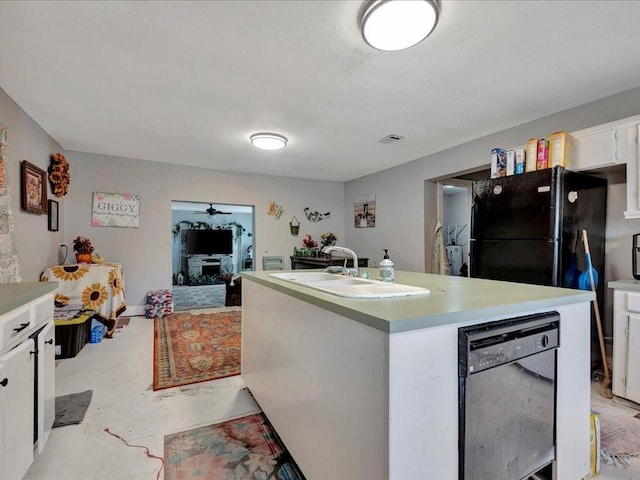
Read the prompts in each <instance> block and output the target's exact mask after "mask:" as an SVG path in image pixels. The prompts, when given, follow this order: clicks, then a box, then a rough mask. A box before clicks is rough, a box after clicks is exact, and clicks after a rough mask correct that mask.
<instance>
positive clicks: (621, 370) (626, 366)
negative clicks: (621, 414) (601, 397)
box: [609, 280, 640, 403]
mask: <svg viewBox="0 0 640 480" xmlns="http://www.w3.org/2000/svg"><path fill="white" fill-rule="evenodd" d="M609 287H610V288H612V287H613V288H614V291H613V364H612V366H611V368H612V370H613V379H612V380H613V385H612V391H613V394H614V395H617V396H619V397H623V398H627V399H629V400H631V401H633V402H636V403H640V282H638V281H636V280H625V281H621V282H610V283H609Z"/></svg>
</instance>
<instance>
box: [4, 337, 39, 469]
mask: <svg viewBox="0 0 640 480" xmlns="http://www.w3.org/2000/svg"><path fill="white" fill-rule="evenodd" d="M0 365H2V369H3V373H2V378H1V379H0V384H1V385H3V386H2V387H1V388H0V396H1V397H2V405H3V410H2V412H0V416H2V418H3V420H2V423H3V430H2V446H1V447H0V448H1V449H2V451H3V455H2V456H3V457H4V462H3V465H2V470H0V472H1V475H0V478H3V479H7V480H10V479H11V480H13V479H20V478H22V477H23V476H24V474H25V473H26V472H27V470H28V469H29V467H30V466H31V463H32V462H33V421H34V415H33V404H34V395H33V381H34V372H35V345H34V343H33V340H31V339H27V340H26V341H24V342H22V343H20V344H19V345H18V346H17V347H15V348H14V349H13V350H10V351H9V352H7V353H5V354H4V355H0Z"/></svg>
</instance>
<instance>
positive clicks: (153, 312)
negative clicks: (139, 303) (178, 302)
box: [144, 290, 173, 318]
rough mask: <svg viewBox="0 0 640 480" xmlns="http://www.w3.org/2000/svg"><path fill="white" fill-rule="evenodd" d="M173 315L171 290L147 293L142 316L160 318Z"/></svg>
mask: <svg viewBox="0 0 640 480" xmlns="http://www.w3.org/2000/svg"><path fill="white" fill-rule="evenodd" d="M171 313H173V293H172V292H171V290H152V291H151V292H149V293H147V305H146V307H145V314H144V316H145V317H147V318H160V317H165V316H167V315H170V314H171Z"/></svg>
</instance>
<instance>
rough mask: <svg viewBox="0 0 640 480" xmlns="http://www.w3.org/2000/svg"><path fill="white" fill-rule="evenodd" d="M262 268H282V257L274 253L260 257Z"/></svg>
mask: <svg viewBox="0 0 640 480" xmlns="http://www.w3.org/2000/svg"><path fill="white" fill-rule="evenodd" d="M262 269H263V270H284V257H282V256H275V255H271V256H264V257H262Z"/></svg>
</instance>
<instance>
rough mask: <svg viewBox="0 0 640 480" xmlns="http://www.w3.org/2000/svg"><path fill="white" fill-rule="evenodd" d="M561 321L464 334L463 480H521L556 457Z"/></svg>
mask: <svg viewBox="0 0 640 480" xmlns="http://www.w3.org/2000/svg"><path fill="white" fill-rule="evenodd" d="M559 328H560V315H559V314H558V313H557V312H549V313H544V314H536V315H528V316H524V317H517V318H512V319H508V320H501V321H497V322H491V323H486V324H482V325H474V326H472V327H465V328H460V329H459V330H458V353H459V368H458V371H459V373H458V377H459V378H458V380H459V382H458V384H459V394H458V401H459V409H458V410H459V429H460V431H459V437H458V449H459V470H458V471H459V474H458V477H459V479H460V480H521V479H526V478H528V477H529V476H531V475H532V474H535V473H537V472H538V471H540V470H542V469H543V468H545V469H549V468H552V467H551V463H552V462H553V460H554V459H555V412H556V349H557V348H558V346H559V342H560V336H559Z"/></svg>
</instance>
